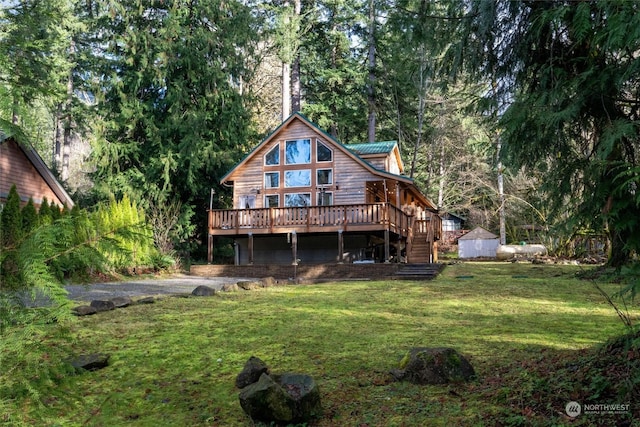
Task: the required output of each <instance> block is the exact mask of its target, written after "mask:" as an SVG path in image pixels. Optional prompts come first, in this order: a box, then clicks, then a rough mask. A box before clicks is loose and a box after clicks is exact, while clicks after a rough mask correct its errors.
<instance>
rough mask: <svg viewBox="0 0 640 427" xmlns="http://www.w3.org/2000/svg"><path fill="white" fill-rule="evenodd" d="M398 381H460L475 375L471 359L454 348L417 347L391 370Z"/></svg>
mask: <svg viewBox="0 0 640 427" xmlns="http://www.w3.org/2000/svg"><path fill="white" fill-rule="evenodd" d="M391 374H392V375H393V376H394V377H395V378H396V380H398V381H408V382H411V383H413V384H449V383H460V382H466V381H469V380H471V379H472V378H473V377H475V371H474V369H473V367H472V366H471V364H470V363H469V361H468V360H467V359H465V358H464V357H463V356H462V355H461V354H460V353H458V352H457V351H456V350H454V349H452V348H446V347H436V348H426V347H417V348H412V349H411V350H409V352H408V353H407V355H406V356H405V357H404V358H403V359H402V361H401V362H400V368H399V369H394V370H392V371H391Z"/></svg>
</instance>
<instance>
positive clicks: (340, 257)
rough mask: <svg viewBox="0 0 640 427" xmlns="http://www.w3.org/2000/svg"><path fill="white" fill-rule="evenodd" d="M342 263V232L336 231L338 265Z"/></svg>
mask: <svg viewBox="0 0 640 427" xmlns="http://www.w3.org/2000/svg"><path fill="white" fill-rule="evenodd" d="M343 262H344V236H343V233H342V230H338V264H342V263H343Z"/></svg>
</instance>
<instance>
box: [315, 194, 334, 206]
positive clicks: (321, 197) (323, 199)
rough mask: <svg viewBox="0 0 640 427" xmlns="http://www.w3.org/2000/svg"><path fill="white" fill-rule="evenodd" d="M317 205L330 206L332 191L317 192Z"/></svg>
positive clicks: (331, 203)
mask: <svg viewBox="0 0 640 427" xmlns="http://www.w3.org/2000/svg"><path fill="white" fill-rule="evenodd" d="M318 205H319V206H331V205H333V193H325V192H323V191H321V192H319V193H318Z"/></svg>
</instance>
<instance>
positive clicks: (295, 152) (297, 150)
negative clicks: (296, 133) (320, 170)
mask: <svg viewBox="0 0 640 427" xmlns="http://www.w3.org/2000/svg"><path fill="white" fill-rule="evenodd" d="M286 150H287V152H286V153H287V155H286V163H287V164H288V165H299V164H306V163H311V140H310V139H297V140H295V141H287V145H286Z"/></svg>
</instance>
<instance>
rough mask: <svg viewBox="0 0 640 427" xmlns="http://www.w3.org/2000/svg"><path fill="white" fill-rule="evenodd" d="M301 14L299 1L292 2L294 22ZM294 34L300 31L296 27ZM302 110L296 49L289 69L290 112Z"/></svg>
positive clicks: (298, 53) (298, 57)
mask: <svg viewBox="0 0 640 427" xmlns="http://www.w3.org/2000/svg"><path fill="white" fill-rule="evenodd" d="M301 12H302V2H301V1H300V0H294V2H293V15H294V19H295V21H296V22H300V14H301ZM295 30H296V32H299V31H300V28H298V26H297V25H296V29H295ZM301 108H302V90H301V87H300V52H299V49H296V52H295V54H294V57H293V64H292V68H291V112H292V113H297V112H299V111H300V109H301Z"/></svg>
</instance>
